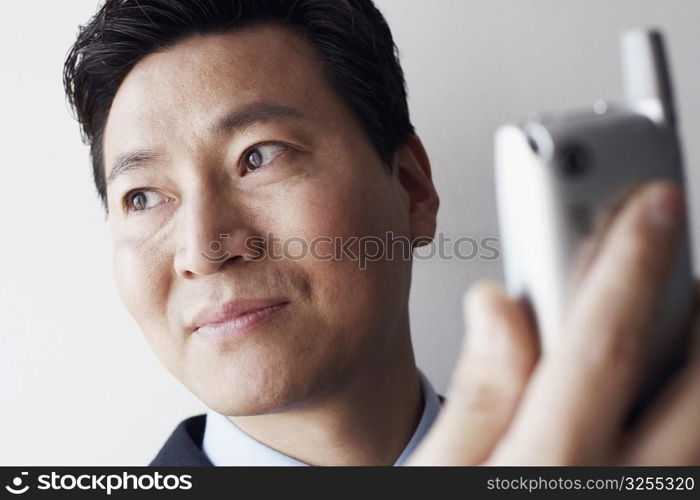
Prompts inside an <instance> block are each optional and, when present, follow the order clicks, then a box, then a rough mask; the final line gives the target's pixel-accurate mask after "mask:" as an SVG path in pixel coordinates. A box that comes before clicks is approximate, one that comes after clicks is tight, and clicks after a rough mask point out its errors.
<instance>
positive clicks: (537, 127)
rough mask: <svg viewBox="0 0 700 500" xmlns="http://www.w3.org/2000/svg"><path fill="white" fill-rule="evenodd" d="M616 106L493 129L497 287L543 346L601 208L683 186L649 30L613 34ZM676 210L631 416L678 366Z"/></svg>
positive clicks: (555, 328) (683, 324)
mask: <svg viewBox="0 0 700 500" xmlns="http://www.w3.org/2000/svg"><path fill="white" fill-rule="evenodd" d="M621 42H622V43H621V49H622V50H621V53H622V63H623V76H624V84H625V101H626V102H624V103H611V102H606V101H602V100H601V101H598V102H596V103H595V104H593V105H592V106H589V107H586V108H580V109H574V110H570V111H563V112H549V113H542V114H537V115H533V116H531V117H529V118H527V119H524V120H521V121H517V122H514V123H509V124H506V125H504V126H502V127H500V128H499V129H498V130H497V132H496V136H495V176H496V179H495V180H496V201H497V209H498V216H499V224H500V233H501V234H500V236H501V249H502V255H503V266H504V273H505V281H506V287H507V290H508V292H509V294H510V295H511V296H513V297H515V298H518V299H522V300H524V301H525V302H526V304H527V305H528V306H529V308H530V310H531V312H532V313H533V319H534V320H535V322H536V324H537V328H538V332H539V334H540V336H541V340H542V349H543V350H545V351H546V350H547V348H548V346H551V345H552V343H553V342H554V341H555V339H556V338H557V336H559V335H563V334H564V329H563V328H562V325H563V323H562V322H563V315H564V312H565V310H566V307H567V301H568V300H569V298H570V295H571V291H572V289H573V285H572V283H573V280H572V274H573V271H572V270H573V269H574V266H575V265H576V262H575V256H576V255H577V249H578V248H579V245H580V243H581V242H582V240H583V239H584V238H585V237H586V236H588V235H589V234H590V233H591V230H592V223H593V220H594V218H595V217H596V215H597V214H599V213H600V212H601V210H602V209H603V207H606V206H610V204H611V202H612V201H613V200H615V199H619V197H620V196H621V194H622V193H624V192H625V191H626V190H629V189H630V187H634V186H635V185H638V184H639V183H641V182H645V181H649V180H651V179H658V178H664V179H670V180H673V181H675V182H676V183H678V184H680V185H681V186H682V187H683V188H684V189H685V176H684V173H683V165H682V154H681V148H680V142H679V138H678V133H677V127H678V122H677V117H676V112H675V109H674V103H673V93H672V88H671V78H670V74H669V68H668V64H667V60H666V55H665V52H664V46H663V39H662V36H661V34H660V33H659V32H658V31H656V30H649V29H634V30H629V31H626V32H624V33H623V35H622V37H621ZM690 254H691V252H690V248H689V233H688V225H687V217H686V225H685V229H684V234H683V235H682V237H681V244H680V249H679V252H678V254H677V259H676V262H675V267H674V269H673V271H672V274H671V275H670V277H669V280H668V282H667V285H666V286H667V288H666V290H665V295H664V298H663V302H662V304H661V306H660V311H659V313H660V314H659V315H658V318H657V319H658V321H657V322H656V323H655V324H654V325H653V326H652V328H653V338H652V343H653V346H652V349H651V352H652V353H653V355H652V358H651V359H650V362H649V364H648V366H647V367H646V370H645V372H644V375H643V378H644V382H643V390H642V391H641V393H640V396H639V398H638V400H637V403H636V405H635V408H636V409H633V411H632V412H631V414H634V413H637V412H639V411H640V410H641V408H642V407H643V406H644V404H645V401H647V400H648V399H649V398H650V397H651V396H652V395H653V393H655V392H656V390H658V388H659V387H660V386H661V385H662V384H663V381H664V380H665V379H666V378H667V377H668V375H670V374H671V373H672V372H673V370H674V369H675V367H677V366H679V365H680V364H681V363H682V359H683V356H684V354H685V353H686V349H687V345H685V344H686V341H687V337H688V336H687V335H685V334H686V333H687V330H688V328H687V324H688V320H689V315H690V312H691V307H692V300H693V288H694V287H693V275H692V265H691V257H690Z"/></svg>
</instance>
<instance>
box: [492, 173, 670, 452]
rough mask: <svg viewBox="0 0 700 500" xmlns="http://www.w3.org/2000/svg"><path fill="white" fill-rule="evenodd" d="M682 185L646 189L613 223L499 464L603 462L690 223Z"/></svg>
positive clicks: (543, 363)
mask: <svg viewBox="0 0 700 500" xmlns="http://www.w3.org/2000/svg"><path fill="white" fill-rule="evenodd" d="M681 212H682V201H681V199H680V191H679V190H678V189H675V188H674V187H673V186H671V185H669V184H668V183H654V184H653V185H651V186H647V187H645V189H642V190H641V192H640V193H638V195H637V196H634V197H633V198H632V199H631V200H630V202H629V203H628V204H627V205H626V206H625V208H624V209H623V210H622V211H621V213H620V214H619V216H618V217H617V218H616V220H615V221H614V222H613V224H612V226H611V228H610V230H609V234H608V236H607V238H606V240H605V242H604V243H603V246H602V248H601V250H600V254H599V257H598V259H597V260H596V261H595V262H594V263H593V264H592V265H591V269H590V271H589V272H588V273H587V275H586V277H585V279H584V280H583V281H582V283H581V286H580V288H579V291H578V293H577V294H576V296H575V298H574V302H573V303H572V310H571V311H570V314H569V316H568V317H567V321H566V325H565V328H563V329H562V337H560V340H559V343H558V344H557V345H556V346H555V347H554V349H552V350H551V351H549V352H547V353H545V354H544V356H543V359H542V361H541V362H540V364H539V365H538V367H537V369H536V371H535V373H534V374H533V377H532V381H531V384H530V387H529V388H528V391H527V392H526V393H525V395H524V399H523V403H522V405H521V408H520V410H519V412H518V415H516V418H515V420H514V423H513V426H512V427H511V429H510V431H509V435H508V436H507V437H506V438H505V439H504V441H503V443H501V444H499V447H498V449H497V452H496V454H495V456H496V457H497V459H496V460H505V461H508V462H510V463H518V464H522V463H538V464H573V463H584V464H586V463H599V462H600V460H602V456H603V455H604V453H606V451H607V449H608V446H609V443H610V441H611V439H612V438H613V436H614V435H615V433H616V432H617V426H618V425H619V422H620V420H621V419H622V416H623V414H624V410H625V409H626V408H627V407H628V406H629V404H630V400H631V397H632V393H633V387H634V380H635V377H638V376H639V375H638V373H637V372H638V371H640V367H639V364H640V363H641V361H642V359H643V357H642V353H643V352H644V345H645V343H644V335H643V334H644V332H645V330H647V329H648V326H649V323H650V322H651V319H652V316H653V312H654V309H655V303H656V301H657V300H658V299H659V295H660V288H661V284H662V282H663V281H664V278H665V275H666V273H667V270H668V268H669V267H670V263H671V261H672V256H673V252H674V247H675V240H676V239H677V234H675V233H676V232H677V226H678V224H679V222H680V220H681V219H682V217H681V215H680V213H681Z"/></svg>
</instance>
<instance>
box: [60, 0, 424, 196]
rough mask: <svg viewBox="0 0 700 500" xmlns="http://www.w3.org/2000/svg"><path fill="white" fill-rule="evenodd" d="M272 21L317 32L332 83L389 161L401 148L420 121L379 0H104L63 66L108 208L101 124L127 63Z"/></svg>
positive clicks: (308, 34)
mask: <svg viewBox="0 0 700 500" xmlns="http://www.w3.org/2000/svg"><path fill="white" fill-rule="evenodd" d="M266 21H267V22H281V23H283V24H284V25H286V26H291V27H292V28H294V29H296V30H298V32H299V33H300V34H302V35H303V36H305V38H306V39H307V40H309V41H310V42H311V44H312V45H313V46H314V48H315V50H316V53H317V54H318V56H319V57H320V60H321V63H322V65H323V68H324V70H325V73H326V75H327V76H328V77H329V81H330V82H331V84H332V86H333V88H334V89H335V90H336V91H337V92H338V93H339V95H340V96H341V97H342V98H343V99H345V101H346V102H347V103H348V104H349V105H350V108H351V109H352V111H353V112H354V113H355V115H356V116H357V118H358V119H359V121H360V123H361V124H362V126H363V127H364V129H365V131H366V132H367V134H368V136H369V138H370V140H371V141H372V143H373V144H374V147H375V148H376V150H377V152H378V154H379V156H380V158H381V160H382V161H383V163H385V164H386V165H387V167H388V168H389V170H390V171H391V169H392V159H393V156H394V154H395V153H396V151H397V149H398V148H399V147H400V146H401V145H403V144H404V143H405V142H406V141H407V140H408V138H409V135H410V134H413V133H414V128H413V125H412V124H411V121H410V118H409V113H408V105H407V102H406V89H405V82H404V76H403V71H402V69H401V65H400V63H399V58H398V49H397V48H396V45H395V44H394V40H393V38H392V35H391V31H390V30H389V26H388V25H387V23H386V20H385V19H384V17H383V16H382V14H381V13H380V12H379V10H378V9H377V8H376V7H375V5H374V4H373V3H372V0H106V1H105V2H104V3H103V4H102V5H101V6H100V7H99V9H98V11H97V13H96V14H95V15H94V16H93V17H92V18H91V19H90V20H89V21H88V23H87V24H86V25H84V26H80V27H79V29H78V36H77V40H76V42H75V43H74V44H73V46H72V47H71V49H70V51H69V53H68V56H67V58H66V61H65V65H64V69H63V83H64V87H65V91H66V95H67V98H68V103H69V105H70V107H71V109H72V111H73V113H74V115H75V117H76V118H77V120H78V121H79V122H80V126H81V132H82V138H83V141H84V142H85V143H86V144H88V145H89V146H90V155H91V159H92V169H93V176H94V180H95V185H96V187H97V192H98V194H99V196H100V198H101V200H102V203H103V205H104V207H105V209H106V208H107V200H106V185H105V171H104V160H103V151H102V149H103V147H102V143H103V133H104V128H105V124H106V121H107V116H108V113H109V109H110V107H111V105H112V100H113V99H114V96H115V94H116V93H117V90H118V88H119V86H120V85H121V83H122V82H123V80H124V78H125V77H126V75H127V74H128V73H129V71H131V69H132V68H133V67H134V66H135V65H136V64H137V63H138V62H139V61H140V60H141V59H143V58H144V57H145V56H147V55H149V54H151V53H154V52H157V51H160V50H164V49H167V48H168V47H170V46H172V45H173V44H175V43H177V42H178V41H181V40H183V39H184V38H187V37H188V36H192V35H197V34H199V35H201V34H210V33H222V32H227V31H230V30H234V29H236V28H240V27H243V26H247V25H250V24H255V23H260V22H266Z"/></svg>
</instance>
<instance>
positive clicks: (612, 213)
mask: <svg viewBox="0 0 700 500" xmlns="http://www.w3.org/2000/svg"><path fill="white" fill-rule="evenodd" d="M643 187H644V184H641V185H640V184H635V185H631V186H628V187H627V188H625V189H623V190H622V191H620V192H619V193H617V195H615V196H614V197H612V198H611V199H610V200H608V202H607V203H605V204H604V205H603V206H602V207H600V208H599V209H598V210H597V211H596V213H595V215H594V220H593V224H592V229H591V231H590V234H589V235H588V236H587V237H586V238H584V239H583V240H582V241H581V243H580V244H579V245H577V249H576V255H575V257H574V258H573V259H572V262H573V269H572V270H571V276H570V280H571V286H572V288H575V287H577V286H578V285H579V284H580V282H581V281H582V280H583V277H584V276H585V275H586V272H587V271H588V270H589V269H590V267H591V264H593V262H595V258H596V257H597V255H598V253H599V251H600V248H601V246H602V243H603V242H604V241H605V236H606V235H607V234H608V230H609V229H610V227H611V226H612V223H613V221H614V220H615V217H616V216H617V215H618V214H619V213H620V212H621V210H622V209H623V208H624V206H625V204H626V203H627V202H628V201H629V200H630V199H631V198H632V197H633V196H634V195H635V194H636V193H638V192H639V190H640V189H642V188H643Z"/></svg>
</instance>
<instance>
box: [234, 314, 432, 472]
mask: <svg viewBox="0 0 700 500" xmlns="http://www.w3.org/2000/svg"><path fill="white" fill-rule="evenodd" d="M405 323H406V324H405V325H404V326H405V329H406V331H405V332H401V333H402V335H400V336H399V337H400V338H399V339H398V341H399V345H398V346H394V347H393V350H392V352H391V353H390V355H388V356H386V358H388V359H383V360H382V363H375V364H373V365H372V366H363V368H362V369H359V370H357V372H358V373H357V374H356V375H355V376H353V377H352V379H351V381H350V382H349V383H348V384H347V385H345V386H344V387H343V389H342V391H340V392H339V393H337V394H332V395H330V396H328V397H327V398H325V399H324V400H323V401H321V402H319V403H317V404H314V405H313V406H311V407H304V408H303V409H299V410H291V411H286V412H283V413H274V414H265V415H255V416H245V417H229V419H230V420H231V421H232V422H233V423H234V424H235V425H237V426H238V427H239V428H240V429H241V430H243V431H244V432H246V433H247V434H248V435H250V436H252V437H253V438H255V439H256V440H258V441H260V442H261V443H264V444H265V445H267V446H269V447H271V448H273V449H275V450H277V451H279V452H281V453H284V454H285V455H287V456H290V457H293V458H295V459H296V460H299V461H301V462H304V463H307V464H310V465H349V466H352V465H393V464H394V463H395V462H396V459H397V458H398V457H399V456H400V455H401V452H402V451H403V450H404V448H405V447H406V445H407V444H408V442H409V440H410V439H411V436H412V435H413V432H414V431H415V429H416V427H417V426H418V422H419V421H420V417H421V414H422V410H423V400H422V395H421V386H420V379H419V376H418V371H417V369H416V365H415V360H414V356H413V348H412V346H411V342H410V334H409V332H408V321H407V319H406V321H405ZM404 333H405V334H404Z"/></svg>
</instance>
